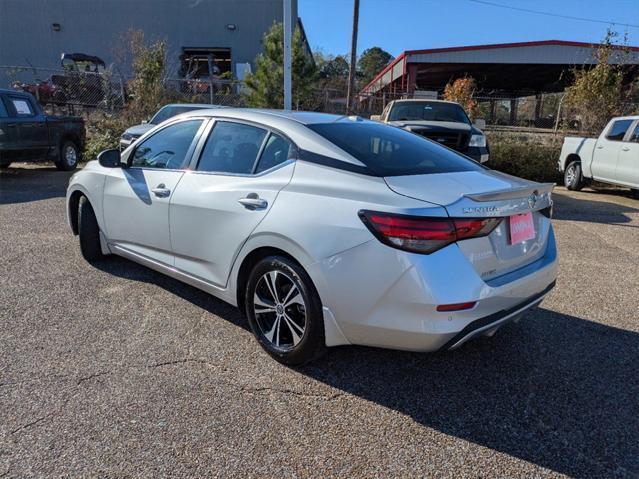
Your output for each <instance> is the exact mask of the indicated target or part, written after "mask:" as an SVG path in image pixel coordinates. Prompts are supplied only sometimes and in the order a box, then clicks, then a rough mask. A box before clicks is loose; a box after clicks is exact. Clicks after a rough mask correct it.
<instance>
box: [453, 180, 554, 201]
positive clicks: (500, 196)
mask: <svg viewBox="0 0 639 479" xmlns="http://www.w3.org/2000/svg"><path fill="white" fill-rule="evenodd" d="M554 187H555V184H554V183H537V184H534V185H532V186H519V187H516V188H508V189H505V190H497V191H489V192H487V193H475V194H469V195H464V196H465V197H466V198H469V199H471V200H473V201H499V200H512V199H516V198H526V197H528V196H530V195H532V194H535V195H537V196H541V195H543V194H545V193H550V192H551V191H552V189H553V188H554Z"/></svg>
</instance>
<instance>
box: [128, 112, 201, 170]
mask: <svg viewBox="0 0 639 479" xmlns="http://www.w3.org/2000/svg"><path fill="white" fill-rule="evenodd" d="M202 122H203V120H187V121H181V122H179V123H174V124H173V125H171V126H167V127H166V128H163V129H162V130H160V131H158V132H157V133H156V134H155V135H153V136H151V137H150V138H147V139H146V140H144V141H143V142H142V143H140V144H139V145H138V146H137V148H136V149H135V151H134V152H133V157H132V160H131V166H138V167H142V168H165V169H180V168H183V167H184V164H185V160H186V154H187V152H188V151H189V147H190V146H191V143H193V138H195V135H196V133H197V131H198V129H199V128H200V126H201V125H202Z"/></svg>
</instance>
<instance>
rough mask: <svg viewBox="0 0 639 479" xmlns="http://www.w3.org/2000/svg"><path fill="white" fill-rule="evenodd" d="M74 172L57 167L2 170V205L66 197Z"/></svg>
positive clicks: (0, 180)
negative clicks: (59, 169) (60, 169)
mask: <svg viewBox="0 0 639 479" xmlns="http://www.w3.org/2000/svg"><path fill="white" fill-rule="evenodd" d="M73 173H74V172H73V171H58V170H57V169H56V168H55V167H42V168H33V167H31V168H21V167H19V166H18V167H14V166H11V167H9V168H8V169H6V170H4V169H3V170H0V205H7V204H13V203H28V202H30V201H39V200H46V199H49V198H60V197H64V196H65V195H66V192H67V185H68V184H69V178H70V177H71V175H72V174H73Z"/></svg>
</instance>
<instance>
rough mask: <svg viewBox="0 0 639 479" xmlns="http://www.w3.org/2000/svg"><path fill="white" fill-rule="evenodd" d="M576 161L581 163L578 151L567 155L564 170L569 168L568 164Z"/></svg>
mask: <svg viewBox="0 0 639 479" xmlns="http://www.w3.org/2000/svg"><path fill="white" fill-rule="evenodd" d="M574 162H577V163H580V164H581V157H580V156H579V155H578V154H577V153H570V154H569V155H568V156H566V161H565V163H564V170H565V169H566V168H568V165H569V164H570V163H574Z"/></svg>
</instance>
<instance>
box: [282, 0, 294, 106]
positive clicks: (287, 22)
mask: <svg viewBox="0 0 639 479" xmlns="http://www.w3.org/2000/svg"><path fill="white" fill-rule="evenodd" d="M282 3H283V4H284V109H285V110H292V109H293V94H292V88H291V83H292V81H291V26H292V25H291V17H292V15H291V0H284V1H283V2H282Z"/></svg>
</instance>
